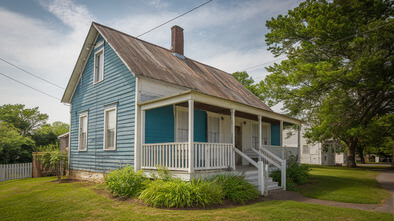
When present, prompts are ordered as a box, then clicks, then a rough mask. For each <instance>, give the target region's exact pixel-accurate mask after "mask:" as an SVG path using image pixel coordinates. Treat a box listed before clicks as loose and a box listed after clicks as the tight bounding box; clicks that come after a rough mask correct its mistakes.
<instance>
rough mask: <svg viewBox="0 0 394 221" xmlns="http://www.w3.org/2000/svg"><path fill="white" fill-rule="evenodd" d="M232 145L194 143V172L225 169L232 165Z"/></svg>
mask: <svg viewBox="0 0 394 221" xmlns="http://www.w3.org/2000/svg"><path fill="white" fill-rule="evenodd" d="M232 147H233V145H232V144H228V143H200V142H194V170H212V169H227V168H229V167H231V166H233V165H234V162H233V161H234V160H233V154H234V152H233V150H232Z"/></svg>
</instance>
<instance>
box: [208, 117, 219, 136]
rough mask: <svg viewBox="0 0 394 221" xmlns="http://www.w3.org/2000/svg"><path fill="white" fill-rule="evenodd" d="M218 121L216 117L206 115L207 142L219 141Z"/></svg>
mask: <svg viewBox="0 0 394 221" xmlns="http://www.w3.org/2000/svg"><path fill="white" fill-rule="evenodd" d="M219 123H220V121H219V118H218V117H211V116H208V142H209V143H219V134H220V129H219V128H220V124H219Z"/></svg>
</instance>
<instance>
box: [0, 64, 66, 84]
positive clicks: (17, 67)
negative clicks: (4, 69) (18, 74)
mask: <svg viewBox="0 0 394 221" xmlns="http://www.w3.org/2000/svg"><path fill="white" fill-rule="evenodd" d="M0 60H2V61H3V62H5V63H7V64H9V65H11V66H14V67H15V68H17V69H19V70H21V71H23V72H26V73H28V74H30V75H32V76H34V77H36V78H38V79H40V80H42V81H45V82H47V83H48V84H52V85H53V86H56V87H58V88H60V89H63V90H64V89H65V88H64V87H62V86H59V85H57V84H55V83H52V82H50V81H48V80H46V79H44V78H42V77H40V76H37V75H35V74H33V73H31V72H29V71H27V70H25V69H23V68H21V67H19V66H17V65H16V64H13V63H11V62H9V61H7V60H5V59H3V58H0Z"/></svg>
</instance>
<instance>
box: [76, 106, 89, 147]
mask: <svg viewBox="0 0 394 221" xmlns="http://www.w3.org/2000/svg"><path fill="white" fill-rule="evenodd" d="M84 117H86V136H85V148H84V149H82V147H81V119H82V118H84ZM88 123H89V118H88V113H87V112H83V113H80V114H79V118H78V151H88Z"/></svg>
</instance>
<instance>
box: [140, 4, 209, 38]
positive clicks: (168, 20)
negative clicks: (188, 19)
mask: <svg viewBox="0 0 394 221" xmlns="http://www.w3.org/2000/svg"><path fill="white" fill-rule="evenodd" d="M211 1H213V0H209V1H207V2H205V3H203V4H201V5H199V6H197V7H194V8H192V9H190V10H189V11H187V12H185V13H183V14H181V15H178V16H176V17H175V18H172V19H170V20H168V21H166V22H164V23H163V24H161V25H158V26H156V27H154V28H152V29H150V30H149V31H146V32H144V33H142V34H140V35H138V36H137V38H139V37H141V36H142V35H145V34H147V33H149V32H151V31H153V30H155V29H158V28H160V27H161V26H163V25H165V24H167V23H169V22H172V21H174V20H175V19H178V18H180V17H182V16H184V15H186V14H188V13H190V12H192V11H194V10H196V9H198V8H200V7H202V6H204V5H206V4H208V3H210V2H211Z"/></svg>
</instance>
